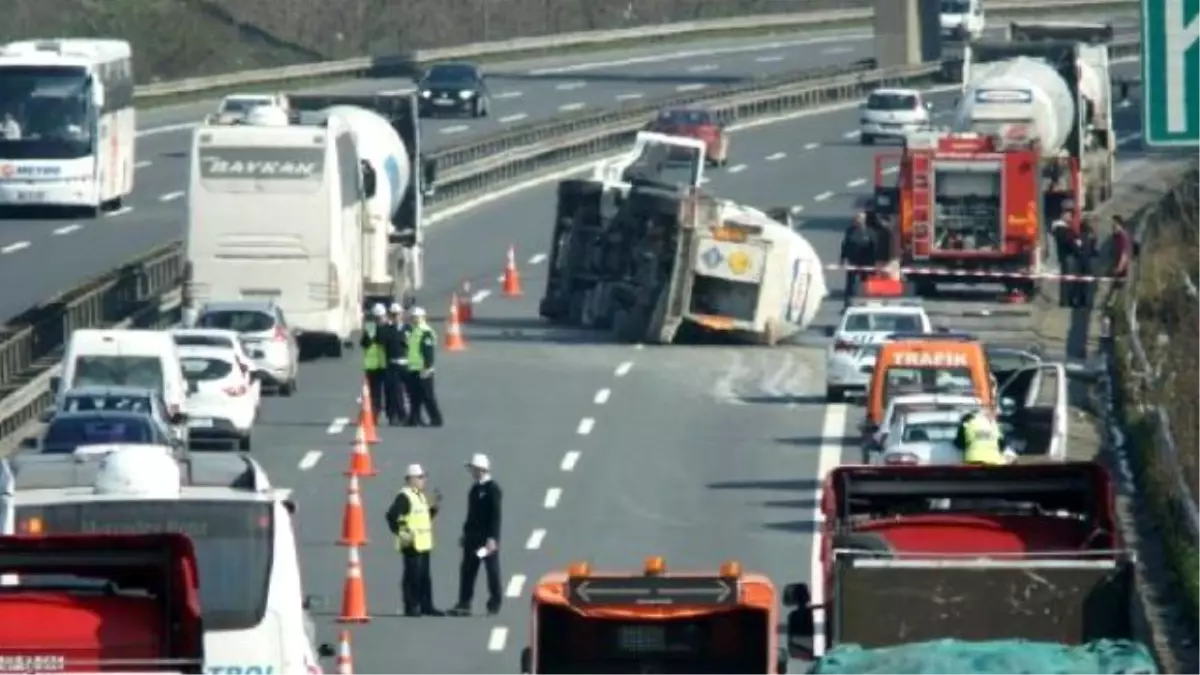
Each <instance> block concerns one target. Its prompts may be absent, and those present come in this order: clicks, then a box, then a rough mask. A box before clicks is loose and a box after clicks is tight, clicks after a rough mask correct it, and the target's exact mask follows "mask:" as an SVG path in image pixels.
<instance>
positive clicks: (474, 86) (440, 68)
mask: <svg viewBox="0 0 1200 675" xmlns="http://www.w3.org/2000/svg"><path fill="white" fill-rule="evenodd" d="M417 92H418V95H419V96H420V111H419V114H420V116H421V117H439V116H442V115H451V116H462V115H467V116H470V117H486V116H487V114H488V111H489V109H490V108H491V104H492V101H491V97H490V96H489V94H488V88H487V83H486V82H485V81H484V78H483V71H482V70H480V69H479V67H478V66H476V65H475V64H472V63H439V64H437V65H435V66H431V67H430V68H429V70H427V71H425V75H424V76H422V77H421V79H420V81H418V82H417Z"/></svg>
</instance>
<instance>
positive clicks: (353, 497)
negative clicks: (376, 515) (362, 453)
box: [338, 474, 370, 546]
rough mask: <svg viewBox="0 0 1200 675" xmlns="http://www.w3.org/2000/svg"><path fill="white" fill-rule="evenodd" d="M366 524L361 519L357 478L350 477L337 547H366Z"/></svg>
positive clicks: (361, 507) (354, 476)
mask: <svg viewBox="0 0 1200 675" xmlns="http://www.w3.org/2000/svg"><path fill="white" fill-rule="evenodd" d="M368 543H370V540H369V539H367V524H366V521H365V519H364V518H363V505H362V494H360V493H359V490H358V476H356V475H354V474H351V475H350V487H349V488H348V489H347V490H346V508H345V510H344V511H343V512H342V538H341V539H339V540H338V545H339V546H366V545H367V544H368Z"/></svg>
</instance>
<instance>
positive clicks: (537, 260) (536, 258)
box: [529, 253, 546, 265]
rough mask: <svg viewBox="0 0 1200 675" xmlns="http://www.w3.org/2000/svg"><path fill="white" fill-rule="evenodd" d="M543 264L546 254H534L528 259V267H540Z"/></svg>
mask: <svg viewBox="0 0 1200 675" xmlns="http://www.w3.org/2000/svg"><path fill="white" fill-rule="evenodd" d="M544 262H546V254H545V253H535V254H533V255H532V256H530V257H529V264H530V265H540V264H541V263H544Z"/></svg>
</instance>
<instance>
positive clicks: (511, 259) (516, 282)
mask: <svg viewBox="0 0 1200 675" xmlns="http://www.w3.org/2000/svg"><path fill="white" fill-rule="evenodd" d="M500 292H501V293H503V294H504V297H506V298H519V297H521V296H522V295H524V293H523V292H522V291H521V273H520V272H518V271H517V249H516V247H515V246H513V245H511V244H510V245H509V247H508V257H507V258H506V260H505V263H504V283H503V284H501V288H500Z"/></svg>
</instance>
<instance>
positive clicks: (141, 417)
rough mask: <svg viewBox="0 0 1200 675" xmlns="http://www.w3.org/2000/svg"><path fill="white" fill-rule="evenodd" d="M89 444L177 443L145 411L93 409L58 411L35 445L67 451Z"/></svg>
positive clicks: (46, 450)
mask: <svg viewBox="0 0 1200 675" xmlns="http://www.w3.org/2000/svg"><path fill="white" fill-rule="evenodd" d="M89 445H99V446H106V445H154V446H168V447H176V445H177V444H176V442H175V441H174V440H173V439H172V438H170V437H169V436H168V435H167V433H166V432H165V431H164V430H163V428H162V427H161V425H159V424H156V423H155V421H154V420H153V419H152V418H151V417H150V416H149V415H147V414H143V413H133V412H117V411H114V410H96V411H88V412H60V413H58V414H57V415H55V416H54V419H53V420H51V421H50V424H49V425H48V426H47V427H46V433H45V434H44V435H43V436H42V442H41V444H40V446H39V447H40V449H41V451H42V452H43V453H45V454H71V453H73V452H75V451H76V450H78V449H79V448H81V447H83V446H89Z"/></svg>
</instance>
